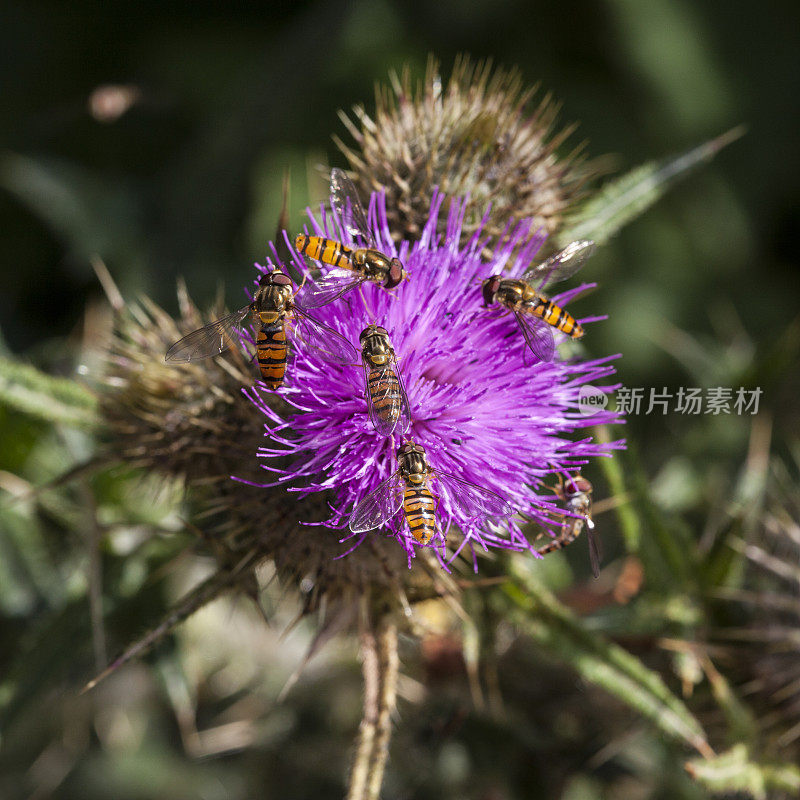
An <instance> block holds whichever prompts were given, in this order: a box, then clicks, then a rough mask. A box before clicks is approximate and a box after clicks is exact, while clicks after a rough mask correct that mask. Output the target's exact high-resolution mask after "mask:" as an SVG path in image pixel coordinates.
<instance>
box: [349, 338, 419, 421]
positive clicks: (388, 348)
mask: <svg viewBox="0 0 800 800" xmlns="http://www.w3.org/2000/svg"><path fill="white" fill-rule="evenodd" d="M359 341H360V342H361V359H362V361H363V362H364V380H365V381H366V396H367V405H368V406H369V417H370V419H371V420H372V424H373V425H374V426H375V430H376V431H378V433H380V434H381V435H382V436H391V435H392V433H393V432H394V429H395V428H396V427H397V428H398V433H400V434H403V433H405V432H406V431H407V430H408V426H409V424H410V422H411V413H410V412H409V408H408V395H407V394H406V390H405V387H404V386H403V379H402V378H401V377H400V372H399V371H398V369H397V356H396V355H395V352H394V348H393V347H392V343H391V341H390V340H389V333H388V331H387V330H386V328H382V327H381V326H380V325H369V326H367V327H366V328H364V330H363V331H361V335H360V336H359Z"/></svg>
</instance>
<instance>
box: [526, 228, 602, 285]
mask: <svg viewBox="0 0 800 800" xmlns="http://www.w3.org/2000/svg"><path fill="white" fill-rule="evenodd" d="M594 247H595V245H594V242H593V241H592V240H591V239H579V240H578V241H576V242H570V243H569V244H568V245H567V246H566V247H565V248H564V249H563V250H560V251H559V252H558V253H556V254H555V255H552V256H550V258H548V259H547V261H543V262H542V263H541V264H535V265H534V266H532V267H529V268H528V269H527V270H525V272H523V273H522V275H520V280H523V281H525V282H526V283H535V282H537V281H540V282H541V285H540V286H539V288H540V289H541V288H542V287H544V286H545V285H547V284H548V283H557V282H558V281H565V280H566V279H567V278H571V277H572V276H573V275H574V274H575V273H576V272H577V271H578V270H579V269H580V268H581V267H582V266H583V265H584V263H586V260H587V259H588V258H589V257H590V256H591V255H592V253H594Z"/></svg>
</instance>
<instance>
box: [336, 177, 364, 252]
mask: <svg viewBox="0 0 800 800" xmlns="http://www.w3.org/2000/svg"><path fill="white" fill-rule="evenodd" d="M331 206H332V207H333V208H334V210H335V211H336V213H337V214H338V215H339V219H340V220H341V221H342V225H344V228H345V230H346V231H347V232H348V233H349V234H350V236H352V237H353V238H354V239H356V238H358V237H361V238H362V239H363V240H364V241H365V242H366V243H367V244H368V246H370V247H372V246H373V240H372V234H371V233H370V230H369V225H368V224H367V215H366V214H365V213H364V207H363V206H362V205H361V201H360V200H359V199H358V192H357V191H356V187H355V186H353V182H352V181H351V180H350V178H348V177H347V175H345V173H344V172H343V171H342V170H340V169H332V170H331Z"/></svg>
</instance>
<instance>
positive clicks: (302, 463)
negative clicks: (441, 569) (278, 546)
mask: <svg viewBox="0 0 800 800" xmlns="http://www.w3.org/2000/svg"><path fill="white" fill-rule="evenodd" d="M446 202H447V198H446V197H445V196H444V195H443V194H436V195H435V196H434V198H433V201H432V203H431V207H430V209H429V213H428V219H427V222H426V224H425V226H424V228H423V230H422V232H421V235H420V237H419V239H418V240H417V241H415V242H414V243H412V244H410V243H408V242H403V243H401V244H400V245H399V246H395V244H394V243H393V241H392V237H391V233H390V223H389V219H388V216H387V212H386V198H385V197H384V196H383V195H380V196H379V195H377V194H375V195H373V196H372V198H371V201H370V206H369V224H370V227H371V230H372V233H373V236H374V245H375V246H376V247H377V248H378V249H380V250H382V251H383V252H385V253H386V254H388V255H390V256H397V257H399V258H400V260H401V261H402V262H403V263H404V264H405V267H406V269H407V271H408V274H409V276H410V279H409V280H408V281H405V282H403V283H402V284H401V285H400V286H399V287H398V288H397V289H396V290H395V291H394V292H393V293H389V292H386V291H385V290H383V289H382V288H380V287H377V286H375V285H373V284H370V283H365V284H362V286H361V288H360V290H359V291H352V292H350V293H349V294H347V295H345V296H344V297H343V299H341V300H338V301H336V302H333V303H330V304H328V305H326V306H323V307H321V308H319V309H315V314H316V315H317V316H318V318H319V320H320V321H321V322H323V323H324V324H326V325H329V326H330V327H332V328H333V329H334V330H336V331H337V332H338V333H340V334H341V335H342V336H343V337H344V338H345V339H347V340H348V341H351V342H354V343H357V342H358V340H359V334H360V332H361V331H362V330H363V329H364V328H365V327H367V325H369V324H370V323H377V324H379V325H382V326H383V327H385V328H386V329H387V330H388V332H389V335H390V337H391V339H392V343H393V345H394V348H395V352H396V353H397V358H398V363H399V369H400V372H401V374H402V378H403V380H404V382H405V386H406V390H407V392H408V396H409V403H410V411H411V418H412V425H411V429H410V430H409V432H408V435H407V438H410V439H412V440H414V441H416V442H418V443H420V444H422V445H423V446H424V447H425V449H426V451H427V457H428V462H429V464H430V466H431V467H432V468H433V470H434V472H435V471H436V469H437V468H438V469H440V470H442V472H446V473H449V474H452V475H454V476H456V477H457V478H459V479H461V480H466V481H469V482H470V483H472V484H475V485H477V486H478V487H486V488H488V489H490V490H491V491H493V492H495V493H497V494H499V495H501V496H502V497H503V498H505V499H506V500H507V501H508V502H509V503H510V504H511V505H512V506H513V507H514V508H515V509H516V510H517V511H518V512H519V513H520V514H521V515H523V516H524V517H525V518H526V519H529V520H533V521H536V522H538V523H539V524H540V525H542V526H545V527H547V526H550V525H551V524H552V518H553V516H554V515H555V514H557V513H558V511H559V509H558V508H557V506H556V505H555V504H554V503H553V501H552V500H551V499H547V497H546V492H544V491H542V489H541V485H542V483H543V480H544V478H545V477H546V476H548V475H550V474H551V473H554V472H560V471H574V470H576V469H577V468H578V467H580V466H581V465H583V464H585V463H586V462H587V459H588V458H590V457H592V456H599V455H608V454H609V453H610V451H611V450H612V449H614V448H616V447H620V446H622V443H621V442H614V443H611V444H602V443H598V442H594V441H593V440H592V439H591V437H588V436H583V437H581V436H580V432H581V431H582V429H584V428H586V427H588V426H589V425H594V424H602V423H611V422H618V421H619V419H618V417H617V416H616V415H615V413H613V412H610V411H602V412H600V413H599V414H596V415H594V416H591V417H587V416H585V415H583V414H581V413H580V411H579V409H578V397H579V391H580V388H581V386H583V385H584V384H585V383H587V382H590V381H597V380H602V379H604V378H607V377H608V376H610V375H611V374H612V373H613V371H614V370H613V367H612V366H611V364H610V362H611V360H612V359H613V357H605V358H600V359H596V360H589V361H582V360H579V359H572V360H562V359H561V358H558V357H557V358H556V359H555V360H554V361H552V362H549V363H545V362H540V363H538V364H536V365H534V366H532V367H526V366H524V364H523V349H524V346H525V344H524V340H523V337H522V334H521V332H520V331H519V330H518V328H517V324H516V322H515V320H514V318H513V317H512V316H510V315H503V314H499V315H498V314H497V313H495V312H493V311H491V310H487V309H484V308H482V299H481V298H482V294H481V287H480V281H481V280H482V279H484V278H486V277H488V276H489V275H491V274H494V273H497V272H498V271H500V270H501V269H502V268H503V267H505V266H507V262H510V273H511V274H512V275H514V274H518V273H520V272H521V271H522V270H523V269H524V268H525V267H526V266H528V264H529V263H530V262H531V261H532V260H533V258H534V256H535V254H536V251H537V250H538V249H539V247H540V246H541V244H542V242H543V239H544V237H543V236H542V235H534V236H531V233H530V230H531V224H532V223H531V222H530V221H524V222H522V223H520V224H518V225H516V226H514V228H513V230H511V231H510V232H509V234H508V236H507V237H506V242H505V244H504V245H502V246H501V247H499V248H498V249H497V250H496V252H495V255H494V256H493V257H492V258H491V259H490V260H489V261H488V262H486V261H485V260H483V259H482V258H481V253H482V251H483V250H484V244H485V236H484V231H483V229H482V228H479V229H478V230H477V231H476V232H475V233H474V234H473V235H472V236H470V237H469V239H468V240H467V242H466V244H464V245H461V244H460V242H461V241H462V233H463V225H464V215H465V213H466V210H467V205H468V200H465V199H458V198H452V199H450V201H449V204H448V205H449V209H450V210H449V212H448V213H447V214H446V215H445V221H444V228H445V235H444V236H443V237H441V236H439V235H438V234H437V230H438V228H439V226H440V217H441V215H442V213H443V212H442V207H443V206H444V205H445V204H446ZM311 227H312V228H313V234H315V235H320V236H326V237H330V238H334V239H342V238H343V236H344V235H343V233H342V231H341V230H340V228H339V226H337V224H336V221H335V220H332V219H331V218H330V217H329V216H326V215H325V214H324V213H323V219H322V222H321V223H318V222H317V221H316V220H315V219H314V218H313V216H312V217H311ZM525 242H527V244H525ZM516 250H519V252H518V255H517V256H516V257H514V256H513V255H512V254H513V253H514V252H515V251H516ZM275 263H277V256H276V258H275ZM272 266H273V263H268V264H267V266H266V267H262V268H261V269H262V270H266V269H269V268H272ZM297 266H298V268H299V269H303V268H304V265H303V264H302V263H301V262H300V259H299V257H298V258H297ZM587 286H588V285H586V284H585V285H583V286H581V287H578V288H577V289H573V290H571V291H567V292H565V293H563V294H561V295H559V296H558V297H557V298H555V299H556V300H557V301H558V303H559V304H561V305H563V304H565V303H567V302H569V300H570V299H572V298H574V297H575V296H576V295H577V294H579V293H580V292H581V291H583V290H584V289H585V288H587ZM299 302H300V303H301V304H302V294H301V295H300V297H299ZM592 319H597V318H596V317H595V318H587V319H584V320H583V321H584V322H590V321H592ZM292 374H293V383H292V385H291V386H290V387H288V388H287V389H285V391H284V400H285V402H286V404H287V406H288V407H289V408H290V409H292V413H290V414H289V415H282V414H279V413H278V412H276V411H275V409H274V407H273V405H272V402H271V393H269V392H268V391H267V390H266V389H265V388H264V387H263V386H260V384H258V383H257V384H256V385H255V386H254V387H253V388H252V389H249V390H246V394H247V396H248V397H249V398H250V399H251V400H252V402H253V403H254V404H255V406H256V407H257V408H259V409H260V410H261V411H262V412H263V413H264V415H265V416H266V418H267V423H266V436H267V441H266V443H265V444H264V445H263V446H262V447H261V448H260V449H259V455H260V456H261V457H262V458H263V459H264V463H263V467H264V469H265V470H267V471H269V472H270V473H273V476H274V479H273V480H272V481H270V482H268V483H266V484H264V485H270V486H280V485H287V486H288V487H289V491H290V492H293V493H295V495H296V496H298V497H299V498H302V499H309V498H312V497H314V496H316V495H318V494H319V493H320V492H324V493H331V496H332V500H331V514H330V515H329V517H328V518H327V519H326V520H325V521H324V523H323V525H324V526H325V527H327V528H332V529H344V528H345V527H346V525H347V521H348V518H349V515H350V513H351V511H352V509H353V506H354V505H355V504H356V503H357V502H358V501H359V500H361V499H362V498H364V497H365V496H366V495H367V494H368V493H369V492H371V491H372V490H374V489H375V488H376V486H377V485H378V484H379V483H380V482H381V481H382V480H383V479H385V478H386V477H388V476H389V475H390V474H392V473H393V472H394V471H395V469H396V468H397V466H396V462H395V457H394V453H395V449H396V447H397V444H399V441H398V440H397V439H395V437H389V438H386V437H383V436H381V435H380V434H379V433H377V431H376V430H375V429H374V427H373V425H372V423H371V421H370V418H369V413H368V407H367V400H366V397H365V386H364V375H363V371H362V370H361V369H360V368H358V367H357V365H353V366H340V365H335V364H331V363H328V362H326V361H325V360H324V358H323V356H322V354H321V353H320V351H319V350H318V349H315V348H312V347H308V348H305V347H303V346H302V344H300V345H299V347H298V353H297V357H296V359H295V363H294V364H293V365H292ZM608 388H609V389H610V388H611V387H608ZM571 434H578V435H579V438H578V439H577V440H572V439H570V438H568V436H569V435H571ZM437 483H438V485H439V491H438V494H439V495H440V500H439V507H438V514H439V519H440V528H441V531H442V532H444V534H446V532H447V531H448V530H449V529H450V526H451V523H452V524H453V525H454V526H455V527H456V528H457V529H458V530H459V531H460V532H461V537H460V540H458V539H452V538H450V539H445V536H444V535H443V534H440V537H439V540H438V541H436V540H434V541H433V542H432V543H431V545H432V546H433V547H434V549H435V551H436V552H437V554H438V557H439V558H440V560H441V561H443V562H448V561H451V560H452V559H453V558H454V557H455V555H457V554H458V553H459V552H460V551H461V550H462V549H463V548H464V547H467V549H468V551H471V553H472V555H473V558H474V556H475V555H476V554H477V552H478V551H479V550H481V551H482V550H486V549H488V548H490V547H495V548H501V549H510V550H526V549H530V544H529V542H528V540H527V538H526V536H525V534H524V533H523V530H522V528H521V526H520V522H519V521H518V520H517V519H516V518H513V519H510V520H509V521H508V525H507V527H506V526H505V525H498V524H496V521H495V524H489V525H487V524H486V521H485V520H481V519H475V518H474V516H473V517H470V515H469V513H468V512H467V510H465V509H464V508H461V507H460V506H459V504H458V503H457V502H455V501H454V500H453V495H454V492H453V486H452V481H451V479H449V478H448V477H447V476H439V478H438V479H437ZM298 484H300V485H298ZM434 491H435V492H436V491H437V490H436V487H434ZM389 528H390V530H391V532H392V533H393V535H394V537H395V538H396V539H397V540H398V541H399V543H400V544H401V545H402V547H403V549H404V550H405V552H406V554H407V557H408V559H409V563H410V560H411V559H412V558H413V557H414V556H415V555H416V554H417V553H418V552H419V547H418V546H417V545H416V542H415V540H414V539H412V538H411V537H410V535H409V534H408V532H407V530H406V526H405V523H404V522H403V520H402V517H401V515H397V517H396V518H394V519H393V520H392V521H391V522H390V524H389ZM306 535H307V536H312V537H313V538H314V540H315V541H316V540H317V539H320V540H325V539H326V538H330V536H331V535H330V534H329V533H327V532H324V531H321V532H316V533H315V532H314V531H313V529H310V530H309V531H308V532H307V534H306ZM334 536H336V538H337V539H341V540H342V542H343V546H342V552H341V555H345V554H348V553H352V552H353V551H354V550H357V549H358V545H360V544H361V543H362V542H364V541H365V540H369V541H371V540H372V539H373V538H374V533H371V532H367V533H362V534H358V535H350V534H349V532H345V533H339V534H338V535H335V534H334ZM345 560H346V559H345Z"/></svg>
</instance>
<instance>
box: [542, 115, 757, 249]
mask: <svg viewBox="0 0 800 800" xmlns="http://www.w3.org/2000/svg"><path fill="white" fill-rule="evenodd" d="M744 132H745V129H744V127H743V126H739V127H737V128H733V129H732V130H730V131H728V132H727V133H723V134H722V135H721V136H717V137H716V138H715V139H711V140H710V141H708V142H705V143H704V144H701V145H700V146H699V147H695V148H694V149H693V150H689V152H687V153H683V154H682V155H680V156H677V157H674V158H669V159H666V160H663V161H649V162H647V163H646V164H642V165H641V166H639V167H636V168H634V169H632V170H631V171H630V172H628V173H627V174H626V175H623V176H622V177H621V178H617V179H616V180H613V181H610V182H609V183H607V184H606V185H605V186H603V187H602V188H601V189H600V191H599V192H596V193H594V194H592V196H591V198H589V199H588V200H586V201H585V202H584V203H583V204H582V205H580V206H579V207H578V209H577V210H576V211H575V212H574V214H573V215H572V216H571V218H570V219H568V220H567V221H566V222H565V224H564V227H563V229H562V230H561V231H559V233H558V234H557V238H556V247H557V248H560V247H564V246H565V245H566V244H568V243H569V242H572V241H574V240H575V239H594V240H595V241H596V242H598V243H599V244H602V243H603V242H606V241H608V240H609V239H610V238H611V237H612V236H614V234H616V233H617V232H618V231H620V230H621V229H622V228H623V227H624V226H625V225H627V224H628V223H629V222H630V221H631V220H633V219H635V218H636V217H638V216H639V215H640V214H643V213H644V212H645V211H647V209H648V208H650V206H652V205H653V204H654V203H655V202H656V201H657V200H658V199H659V198H661V197H662V196H663V195H664V194H665V193H666V192H667V190H668V189H670V188H671V187H672V185H673V184H675V183H677V182H678V181H679V180H682V179H683V178H685V177H687V176H688V175H689V174H691V173H692V172H693V171H694V170H695V169H697V168H698V167H699V166H702V165H703V164H706V163H708V162H709V161H711V159H712V158H714V156H716V154H717V153H718V152H719V151H720V150H722V148H723V147H726V146H727V145H729V144H730V143H731V142H734V141H736V139H738V138H739V137H741V136H742V135H743V134H744Z"/></svg>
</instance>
